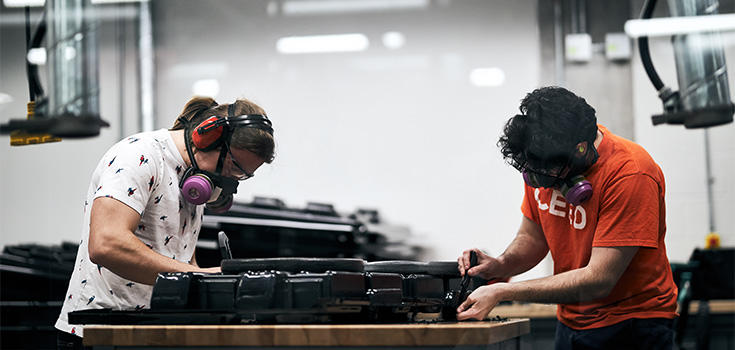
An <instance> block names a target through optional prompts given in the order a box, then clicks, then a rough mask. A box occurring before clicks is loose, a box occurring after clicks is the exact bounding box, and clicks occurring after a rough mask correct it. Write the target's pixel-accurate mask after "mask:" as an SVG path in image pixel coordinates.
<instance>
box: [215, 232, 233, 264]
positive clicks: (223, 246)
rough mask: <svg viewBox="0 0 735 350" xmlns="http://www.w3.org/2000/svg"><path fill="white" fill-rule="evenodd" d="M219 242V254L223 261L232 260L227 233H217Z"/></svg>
mask: <svg viewBox="0 0 735 350" xmlns="http://www.w3.org/2000/svg"><path fill="white" fill-rule="evenodd" d="M217 241H218V243H219V252H220V254H221V255H222V259H223V260H229V259H232V250H230V240H229V239H227V235H226V234H225V231H219V233H217Z"/></svg>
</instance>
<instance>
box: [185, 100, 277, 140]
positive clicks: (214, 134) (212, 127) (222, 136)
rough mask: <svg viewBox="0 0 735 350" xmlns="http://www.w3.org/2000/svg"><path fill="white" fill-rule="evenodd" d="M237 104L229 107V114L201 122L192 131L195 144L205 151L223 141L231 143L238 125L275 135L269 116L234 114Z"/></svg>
mask: <svg viewBox="0 0 735 350" xmlns="http://www.w3.org/2000/svg"><path fill="white" fill-rule="evenodd" d="M234 111H235V104H230V105H229V106H228V107H227V116H226V117H224V118H223V117H219V116H212V117H209V118H207V120H205V121H203V122H201V123H199V125H197V126H196V127H195V128H194V129H193V130H192V133H191V138H192V141H193V142H194V146H196V147H197V148H198V149H201V150H203V151H211V150H213V149H216V148H217V147H219V146H221V145H222V143H223V142H226V143H228V144H229V142H230V137H231V136H232V131H233V130H234V129H235V128H236V127H245V128H256V129H260V130H263V131H265V132H267V133H269V134H270V135H271V136H272V135H273V126H272V124H271V121H270V120H269V119H268V117H266V116H264V115H262V114H244V115H240V116H235V115H234Z"/></svg>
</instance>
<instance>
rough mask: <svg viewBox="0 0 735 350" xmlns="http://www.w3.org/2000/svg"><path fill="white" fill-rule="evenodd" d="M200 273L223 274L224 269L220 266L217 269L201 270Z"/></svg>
mask: <svg viewBox="0 0 735 350" xmlns="http://www.w3.org/2000/svg"><path fill="white" fill-rule="evenodd" d="M199 272H203V273H220V272H222V268H221V267H219V266H216V267H207V268H200V269H199Z"/></svg>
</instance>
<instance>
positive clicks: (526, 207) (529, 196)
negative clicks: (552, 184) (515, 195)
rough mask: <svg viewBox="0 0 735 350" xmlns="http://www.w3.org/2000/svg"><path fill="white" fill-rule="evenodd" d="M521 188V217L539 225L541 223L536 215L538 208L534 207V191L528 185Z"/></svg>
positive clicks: (535, 202)
mask: <svg viewBox="0 0 735 350" xmlns="http://www.w3.org/2000/svg"><path fill="white" fill-rule="evenodd" d="M523 188H524V191H523V203H522V204H521V212H522V213H523V216H525V217H527V218H529V219H530V220H531V221H533V222H535V223H536V224H539V225H541V221H540V220H539V215H538V206H537V205H536V204H537V203H538V202H537V201H536V198H535V190H536V189H535V188H533V187H531V186H528V185H524V186H523Z"/></svg>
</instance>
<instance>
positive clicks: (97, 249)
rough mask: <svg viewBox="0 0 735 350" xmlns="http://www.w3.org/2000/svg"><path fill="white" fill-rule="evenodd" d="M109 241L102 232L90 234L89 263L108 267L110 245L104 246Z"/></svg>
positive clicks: (91, 232)
mask: <svg viewBox="0 0 735 350" xmlns="http://www.w3.org/2000/svg"><path fill="white" fill-rule="evenodd" d="M105 241H107V240H106V239H105V238H104V233H102V232H93V231H91V230H90V232H89V243H88V246H87V252H88V253H89V261H91V262H92V263H93V264H97V265H102V266H105V265H106V261H107V258H108V256H109V254H110V248H109V247H110V245H109V244H104V243H103V242H105Z"/></svg>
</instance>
